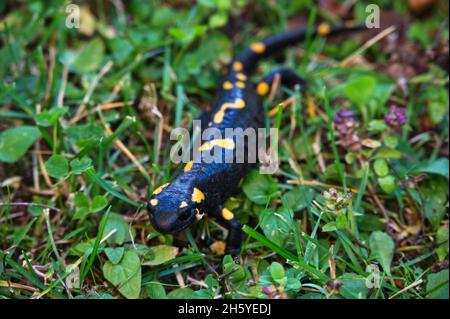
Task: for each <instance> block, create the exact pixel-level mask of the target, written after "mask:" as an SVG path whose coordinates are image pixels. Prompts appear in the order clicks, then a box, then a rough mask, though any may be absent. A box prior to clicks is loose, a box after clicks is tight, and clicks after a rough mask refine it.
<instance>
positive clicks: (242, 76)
mask: <svg viewBox="0 0 450 319" xmlns="http://www.w3.org/2000/svg"><path fill="white" fill-rule="evenodd" d="M236 79H238V80H239V81H245V80H247V76H246V75H245V74H244V73H238V74H236Z"/></svg>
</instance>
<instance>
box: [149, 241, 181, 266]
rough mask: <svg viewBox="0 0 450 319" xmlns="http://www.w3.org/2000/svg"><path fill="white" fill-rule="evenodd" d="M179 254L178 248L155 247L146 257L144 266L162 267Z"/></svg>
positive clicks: (151, 248)
mask: <svg viewBox="0 0 450 319" xmlns="http://www.w3.org/2000/svg"><path fill="white" fill-rule="evenodd" d="M177 254H178V248H177V247H173V246H168V245H159V246H153V247H150V248H149V249H148V251H147V252H146V253H145V255H144V261H143V263H142V265H144V266H157V265H161V264H163V263H165V262H167V261H169V260H171V259H173V258H175V257H176V255H177Z"/></svg>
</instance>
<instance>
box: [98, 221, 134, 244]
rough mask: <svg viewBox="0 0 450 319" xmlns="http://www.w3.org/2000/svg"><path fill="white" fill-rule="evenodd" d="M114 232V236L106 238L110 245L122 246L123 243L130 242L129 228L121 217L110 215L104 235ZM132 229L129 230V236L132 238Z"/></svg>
mask: <svg viewBox="0 0 450 319" xmlns="http://www.w3.org/2000/svg"><path fill="white" fill-rule="evenodd" d="M112 231H114V234H113V235H112V236H111V237H109V238H108V242H109V243H111V244H117V245H122V244H123V243H124V242H128V241H131V237H130V227H129V225H128V223H127V222H126V221H125V219H124V217H123V216H122V215H119V214H116V213H111V214H110V216H109V218H108V220H107V222H106V225H105V234H109V233H110V232H112ZM134 232H135V230H134V228H131V233H132V234H131V235H132V236H134Z"/></svg>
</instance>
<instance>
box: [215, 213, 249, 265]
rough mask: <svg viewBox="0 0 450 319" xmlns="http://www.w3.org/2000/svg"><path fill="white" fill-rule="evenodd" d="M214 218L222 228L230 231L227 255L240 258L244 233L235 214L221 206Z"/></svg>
mask: <svg viewBox="0 0 450 319" xmlns="http://www.w3.org/2000/svg"><path fill="white" fill-rule="evenodd" d="M212 216H213V217H215V218H216V219H217V221H218V222H219V223H220V224H221V225H222V226H224V227H225V228H226V229H228V238H227V253H229V254H230V255H231V256H233V257H236V256H238V255H239V254H240V252H241V246H242V241H243V240H244V232H243V231H242V226H241V224H240V223H239V221H238V220H237V219H236V217H235V216H234V214H233V213H232V212H231V211H230V210H229V209H227V208H225V207H223V206H219V207H218V208H217V210H216V211H215V213H214V214H212Z"/></svg>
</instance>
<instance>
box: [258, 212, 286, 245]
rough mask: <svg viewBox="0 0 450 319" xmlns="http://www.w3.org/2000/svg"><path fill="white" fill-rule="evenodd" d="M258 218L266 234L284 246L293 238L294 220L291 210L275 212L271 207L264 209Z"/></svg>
mask: <svg viewBox="0 0 450 319" xmlns="http://www.w3.org/2000/svg"><path fill="white" fill-rule="evenodd" d="M258 218H259V222H260V224H261V229H262V230H263V232H264V235H266V237H267V238H269V239H270V240H271V241H273V242H275V243H276V244H278V245H280V246H284V245H285V244H286V241H287V240H288V239H292V226H293V224H294V220H293V216H292V213H291V212H290V211H289V210H282V211H280V212H275V211H273V210H271V209H264V210H262V211H261V212H260V213H259V215H258Z"/></svg>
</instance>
